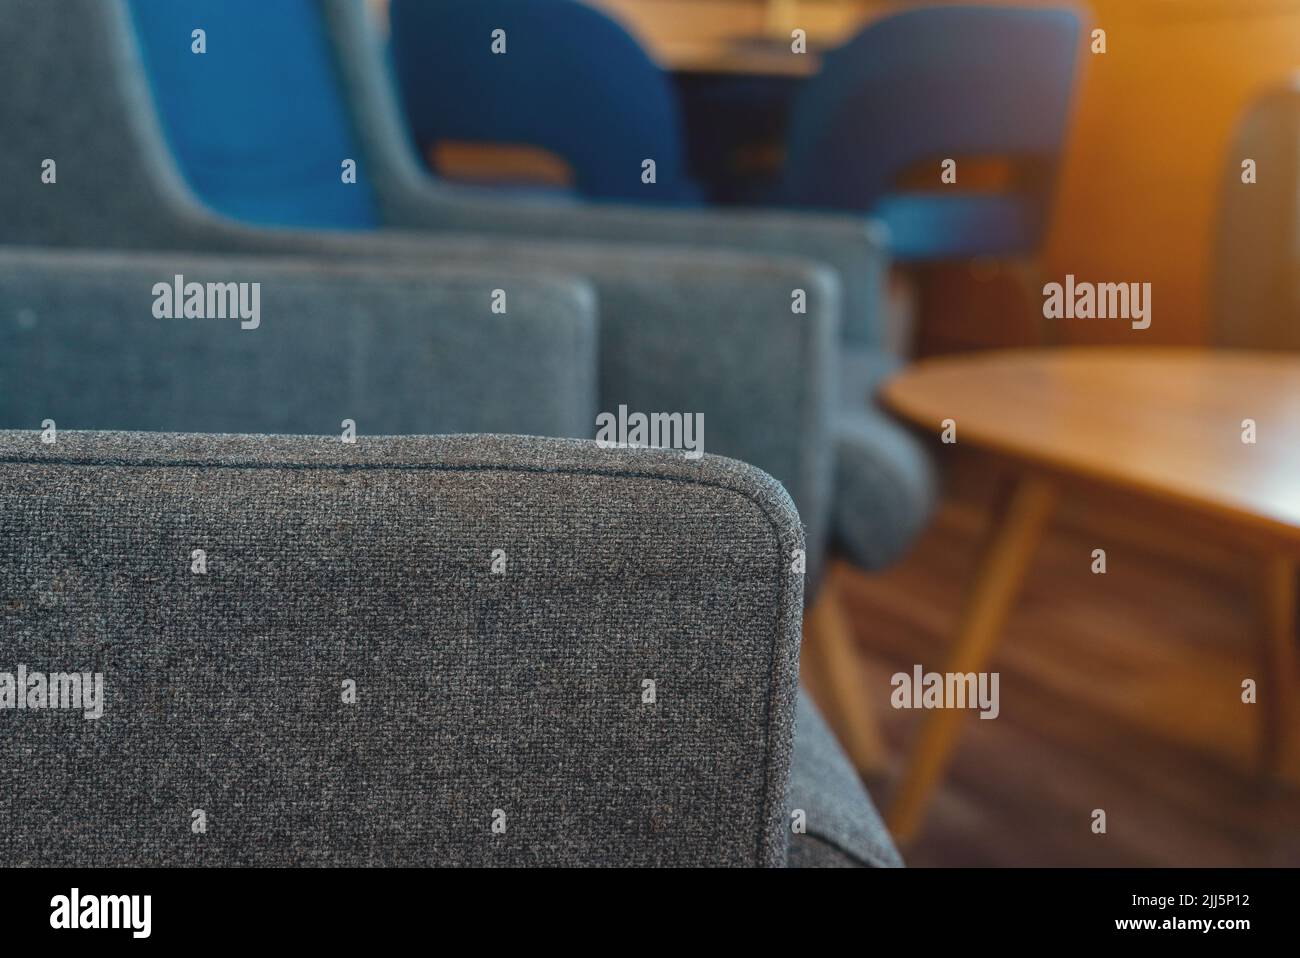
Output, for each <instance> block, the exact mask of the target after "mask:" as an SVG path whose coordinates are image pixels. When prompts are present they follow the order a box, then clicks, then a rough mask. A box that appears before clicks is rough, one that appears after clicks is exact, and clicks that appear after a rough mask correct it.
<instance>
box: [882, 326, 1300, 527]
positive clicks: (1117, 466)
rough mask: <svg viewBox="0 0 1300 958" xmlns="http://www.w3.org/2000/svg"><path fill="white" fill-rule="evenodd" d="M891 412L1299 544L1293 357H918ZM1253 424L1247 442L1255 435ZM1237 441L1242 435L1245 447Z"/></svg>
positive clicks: (1104, 352) (1063, 353)
mask: <svg viewBox="0 0 1300 958" xmlns="http://www.w3.org/2000/svg"><path fill="white" fill-rule="evenodd" d="M881 393H882V399H883V401H884V403H885V405H886V406H888V407H889V408H890V409H892V410H893V411H894V412H896V413H897V414H899V415H901V416H903V417H904V418H906V419H909V420H911V421H912V422H914V423H916V424H917V425H918V426H921V427H922V428H924V429H926V430H934V432H935V433H936V434H938V433H940V432H941V430H942V423H943V420H945V419H951V420H953V421H954V422H955V423H956V438H957V442H958V444H964V443H973V444H976V445H979V446H981V447H984V448H987V449H990V450H992V451H994V452H997V453H1000V454H1002V455H1006V456H1010V457H1012V458H1014V459H1016V460H1019V461H1021V462H1023V463H1026V464H1028V465H1031V466H1038V467H1041V468H1044V469H1046V470H1049V471H1051V472H1054V473H1058V474H1064V475H1067V476H1078V477H1082V478H1087V479H1090V480H1095V481H1101V482H1105V483H1110V484H1114V485H1117V486H1121V487H1127V488H1130V489H1136V490H1140V491H1142V492H1145V493H1148V494H1152V495H1155V496H1158V497H1160V498H1162V499H1168V500H1172V501H1175V502H1177V503H1179V504H1182V505H1185V506H1191V507H1195V508H1199V509H1204V510H1208V511H1210V512H1213V513H1215V514H1217V515H1218V516H1219V517H1221V518H1227V519H1231V520H1234V521H1238V522H1244V523H1247V524H1250V525H1253V526H1256V527H1260V526H1267V527H1269V531H1270V532H1274V533H1281V534H1283V535H1284V536H1285V537H1286V538H1287V539H1290V540H1295V541H1298V542H1300V356H1297V355H1294V354H1288V353H1260V352H1244V351H1241V352H1239V351H1219V350H1192V349H1119V348H1111V349H1106V348H1096V349H1059V350H1022V351H1017V352H995V353H980V354H977V355H967V356H960V357H945V358H941V359H934V360H928V361H923V362H920V363H918V364H916V365H914V366H912V367H910V368H909V369H907V370H906V371H904V372H903V373H901V374H900V375H898V376H896V377H894V378H893V379H891V380H889V381H888V382H887V383H885V385H884V387H883V388H882V390H881ZM1247 420H1250V421H1252V422H1253V424H1254V442H1253V443H1252V442H1247V441H1244V439H1249V438H1250V426H1251V424H1250V422H1246V421H1247ZM1243 437H1244V438H1243Z"/></svg>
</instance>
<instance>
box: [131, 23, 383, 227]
mask: <svg viewBox="0 0 1300 958" xmlns="http://www.w3.org/2000/svg"><path fill="white" fill-rule="evenodd" d="M130 6H131V11H132V15H133V18H134V21H135V27H136V34H137V37H138V39H139V43H140V50H141V56H142V58H143V60H144V64H145V67H146V70H147V73H148V77H149V83H150V86H151V88H152V91H153V94H154V98H155V101H156V103H157V106H158V112H159V114H160V117H161V121H162V126H163V129H164V131H165V133H166V135H167V139H168V142H169V145H170V146H171V149H172V152H173V154H174V155H175V157H176V161H177V163H178V164H179V166H180V168H181V171H182V173H183V174H184V175H185V177H186V179H187V180H188V182H189V184H190V186H191V188H193V189H194V191H195V192H196V193H197V194H198V195H199V196H200V197H201V198H202V199H203V200H204V201H205V202H206V203H207V204H208V205H209V206H211V207H212V208H214V209H216V210H217V211H219V212H221V213H225V214H227V215H229V216H231V217H234V218H237V219H240V220H245V221H249V222H256V223H263V224H269V225H276V226H299V227H324V228H342V229H359V228H370V227H374V226H376V225H377V224H378V221H379V215H378V209H377V203H376V199H375V193H374V190H373V189H372V187H371V184H370V183H368V182H367V181H366V178H365V169H366V165H365V163H364V162H363V161H362V160H363V158H362V156H361V155H360V152H359V151H360V145H359V143H358V140H357V137H356V132H355V129H354V127H353V124H352V121H351V118H350V116H349V115H348V112H347V107H346V104H345V99H344V97H343V95H342V91H341V89H340V79H339V74H338V67H337V64H336V62H335V58H334V53H333V50H332V49H331V46H330V42H329V37H328V35H327V33H326V28H325V24H324V22H323V20H322V17H321V12H320V10H319V8H318V6H317V4H316V3H315V0H274V2H268V0H130ZM195 30H203V31H204V32H205V34H206V37H205V43H206V52H205V53H196V52H194V43H195V40H194V39H193V33H194V31H195ZM349 159H350V160H355V161H356V163H357V182H356V183H345V182H344V181H343V175H342V174H343V163H344V161H345V160H349Z"/></svg>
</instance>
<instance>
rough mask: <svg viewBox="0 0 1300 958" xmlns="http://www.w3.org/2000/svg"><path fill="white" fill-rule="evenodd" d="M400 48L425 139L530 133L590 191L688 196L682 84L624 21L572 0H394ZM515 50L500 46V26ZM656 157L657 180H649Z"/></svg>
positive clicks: (531, 142)
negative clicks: (500, 50) (646, 166)
mask: <svg viewBox="0 0 1300 958" xmlns="http://www.w3.org/2000/svg"><path fill="white" fill-rule="evenodd" d="M389 19H390V23H391V29H392V52H393V61H394V66H395V68H396V73H397V78H398V85H399V87H400V89H401V96H402V100H403V108H404V110H405V113H406V117H407V122H408V125H409V126H410V129H411V131H412V133H413V135H414V137H415V140H416V143H417V145H418V146H419V147H420V149H421V151H424V150H427V148H428V147H429V146H430V145H431V144H434V143H438V142H442V141H458V142H477V143H497V144H503V143H505V144H520V145H523V144H526V145H528V146H533V147H540V148H542V149H545V150H548V151H550V152H551V153H553V154H555V155H556V156H559V157H560V158H562V159H563V160H564V161H565V162H566V163H568V165H569V167H570V168H571V169H572V170H573V174H574V185H575V186H576V188H577V190H578V191H579V192H580V193H581V194H583V195H585V196H588V197H592V198H599V199H610V200H624V201H633V202H636V201H641V202H646V201H651V202H690V201H693V200H695V199H696V198H697V196H698V193H697V191H696V188H695V187H694V185H693V184H692V183H691V182H690V181H689V178H688V176H687V172H686V161H685V149H684V145H683V141H682V132H681V118H680V115H679V111H678V104H677V100H676V94H675V92H674V90H673V88H672V86H671V84H670V82H669V80H668V78H667V77H666V76H665V75H664V73H663V71H662V70H660V69H659V67H658V66H656V65H655V63H654V62H652V61H651V60H650V58H649V56H647V55H646V53H645V51H644V50H642V49H641V47H640V45H639V44H638V43H637V41H636V40H635V39H633V38H632V36H631V35H630V34H629V33H628V32H627V31H626V30H624V29H623V28H622V27H621V26H620V25H619V24H618V23H617V22H615V21H614V20H612V19H610V18H609V17H607V16H605V15H604V14H603V13H600V12H598V11H596V10H593V9H591V8H589V7H586V6H584V5H583V4H581V3H576V2H574V0H473V2H464V0H392V4H391V6H390V10H389ZM498 29H499V30H504V31H505V41H506V53H505V54H495V53H493V52H492V35H493V31H495V30H498ZM646 159H653V160H654V161H655V165H656V183H655V185H654V186H647V185H645V184H643V183H642V182H641V165H642V161H644V160H646Z"/></svg>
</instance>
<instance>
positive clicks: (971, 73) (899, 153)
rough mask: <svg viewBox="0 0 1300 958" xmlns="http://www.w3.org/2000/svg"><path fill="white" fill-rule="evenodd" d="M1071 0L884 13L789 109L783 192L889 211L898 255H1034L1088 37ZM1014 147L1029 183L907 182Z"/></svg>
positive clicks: (832, 58) (805, 200) (1006, 153)
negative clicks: (911, 174) (905, 184)
mask: <svg viewBox="0 0 1300 958" xmlns="http://www.w3.org/2000/svg"><path fill="white" fill-rule="evenodd" d="M1079 32H1080V22H1079V17H1078V15H1077V14H1075V13H1074V12H1073V11H1071V10H1066V9H1059V10H1042V9H1026V8H1001V7H936V8H930V9H924V10H913V11H909V12H906V13H901V14H898V15H896V16H892V17H888V18H886V19H884V20H879V21H876V22H874V23H872V24H870V25H869V26H867V27H866V29H864V30H863V31H862V32H861V33H859V34H858V35H857V36H856V37H855V38H854V39H852V40H851V41H849V43H847V44H846V45H844V46H843V47H841V48H839V49H837V50H835V51H832V52H831V53H830V54H828V55H827V57H826V61H825V64H824V66H823V69H822V71H821V73H820V74H819V75H818V76H817V77H816V78H815V79H814V80H813V81H811V82H810V83H809V84H808V85H807V87H806V88H805V89H804V91H803V92H802V94H801V95H800V97H799V99H798V100H797V101H796V103H795V107H794V112H793V115H792V118H791V126H790V136H789V143H790V145H789V153H788V157H787V161H786V171H785V174H784V176H783V181H782V186H781V190H780V197H779V198H780V201H781V202H782V203H783V204H788V205H792V206H798V207H810V208H817V209H834V210H846V209H848V210H862V211H863V212H867V213H869V214H871V215H872V216H873V217H876V218H878V219H881V220H883V221H884V222H885V223H886V224H887V225H888V226H889V229H890V233H891V236H892V252H893V254H894V256H895V257H896V258H897V259H899V260H904V261H908V260H911V261H916V260H943V259H955V258H961V257H967V256H976V255H989V256H998V255H1012V254H1023V253H1027V252H1030V251H1032V250H1034V249H1036V248H1037V247H1038V246H1039V245H1040V241H1041V239H1042V236H1043V233H1044V230H1045V226H1046V222H1047V216H1048V212H1049V207H1050V201H1051V195H1052V191H1053V186H1054V179H1055V171H1056V163H1057V158H1058V156H1059V154H1060V152H1061V144H1062V141H1063V139H1064V136H1065V130H1066V122H1067V119H1068V115H1069V104H1070V93H1071V89H1072V87H1073V81H1074V67H1075V59H1076V52H1077V49H1078V44H1079ZM991 156H997V157H1007V158H1010V159H1012V160H1014V161H1017V162H1018V163H1019V164H1021V165H1022V166H1023V167H1024V169H1025V171H1026V172H1027V173H1030V174H1032V175H1031V176H1028V177H1026V178H1025V179H1026V181H1025V182H1023V183H1021V182H1017V183H1015V184H1014V185H1012V186H1011V187H1010V188H1009V189H1006V190H1002V191H997V192H991V193H984V194H981V193H976V192H972V191H969V190H963V189H962V187H961V185H960V184H961V170H960V166H961V164H960V162H959V163H958V180H957V185H955V186H950V187H946V188H936V190H935V191H932V192H921V191H908V192H903V191H899V190H897V189H896V183H897V181H898V178H899V177H900V175H902V174H904V173H906V172H907V171H909V170H910V169H912V168H913V167H915V166H916V165H917V164H920V163H929V162H933V163H934V171H935V182H936V187H938V173H939V164H940V162H941V161H942V160H943V159H944V158H947V157H953V158H962V157H991Z"/></svg>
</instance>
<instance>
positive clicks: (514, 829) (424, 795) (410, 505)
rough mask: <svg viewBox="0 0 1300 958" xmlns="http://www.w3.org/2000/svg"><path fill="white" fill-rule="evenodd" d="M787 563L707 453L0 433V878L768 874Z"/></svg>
mask: <svg viewBox="0 0 1300 958" xmlns="http://www.w3.org/2000/svg"><path fill="white" fill-rule="evenodd" d="M802 545H803V543H802V539H801V534H800V530H799V523H798V518H797V516H796V515H795V512H794V510H793V508H792V505H791V503H790V500H789V498H788V496H786V494H785V493H784V491H783V490H782V489H781V488H780V486H778V485H777V484H776V483H775V482H774V481H772V480H771V479H769V478H768V477H767V476H766V475H764V474H763V473H761V472H759V471H758V470H756V469H753V468H752V467H749V466H746V465H744V464H741V463H737V462H734V461H731V460H725V459H718V458H715V457H708V456H706V457H704V458H702V459H699V460H690V459H687V458H685V457H684V456H683V455H681V454H679V453H672V452H665V451H649V450H626V449H610V450H602V449H598V448H597V447H596V446H595V444H594V443H591V442H577V441H564V440H532V439H521V438H510V437H490V436H489V437H483V436H478V437H474V436H469V437H466V436H455V437H442V438H435V439H430V438H416V437H408V438H398V439H393V438H388V439H377V438H369V437H363V438H361V439H360V440H359V441H358V442H357V443H356V444H355V445H352V446H349V445H344V444H342V443H340V442H339V441H337V440H329V439H324V438H319V439H312V438H285V437H264V438H258V437H247V436H195V435H174V434H165V433H76V432H73V433H60V434H59V436H58V438H57V441H56V442H55V443H54V444H52V445H46V444H43V443H42V442H41V440H40V436H39V433H37V432H0V556H2V557H3V561H2V562H0V632H2V633H3V635H4V636H5V643H4V646H3V651H2V652H0V705H4V704H5V699H4V688H5V685H4V683H5V678H4V673H8V674H9V675H10V676H12V679H13V680H14V681H16V680H17V674H18V670H19V667H20V666H21V667H23V669H24V671H25V674H26V676H27V685H28V688H27V690H26V691H27V694H28V698H27V699H26V701H27V703H28V705H29V706H33V707H28V708H25V709H23V710H17V709H10V710H6V711H4V712H2V713H0V714H3V718H4V726H5V747H4V748H3V749H0V781H3V782H4V783H5V785H4V788H3V789H0V860H4V861H6V862H8V863H10V864H18V865H21V864H41V865H54V864H62V865H72V864H76V865H80V866H112V865H179V864H185V865H254V864H256V865H291V864H311V865H371V864H375V865H378V864H383V865H425V864H443V865H448V864H466V865H489V864H492V865H499V864H534V863H546V864H566V865H567V864H572V865H578V864H609V865H638V864H657V865H690V864H711V865H722V864H736V865H742V864H743V865H752V864H761V865H777V864H781V863H782V862H783V861H784V856H785V848H786V831H787V829H786V827H785V812H784V801H785V791H786V785H787V779H788V771H789V764H790V748H791V740H792V731H791V730H792V723H793V711H794V708H795V693H796V671H797V656H798V641H799V631H800V612H801V599H802V596H801V593H802V587H803V582H802V577H801V576H798V575H795V574H792V573H791V571H790V562H789V557H790V555H791V553H792V552H793V550H795V549H798V548H801V547H802ZM196 549H202V550H203V551H204V553H205V555H206V573H203V574H197V573H195V572H194V571H193V569H194V561H195V560H194V550H196ZM498 549H499V550H503V552H502V553H498V554H497V555H496V556H494V550H498ZM494 558H499V559H503V560H504V565H499V566H498V570H499V571H495V572H494V569H493V562H494ZM73 672H77V673H81V672H85V673H88V674H89V675H90V676H91V677H90V678H89V679H88V680H87V682H86V684H85V688H93V687H94V678H93V676H94V675H95V674H96V673H98V674H100V675H101V676H102V698H100V699H99V700H98V701H100V702H101V703H102V715H101V716H100V717H98V718H87V717H86V716H85V714H84V713H85V711H86V708H85V707H84V706H85V700H84V699H83V700H82V703H81V705H82V707H68V708H62V707H60V708H50V707H46V708H39V707H34V705H33V703H35V705H39V704H40V702H41V700H40V698H39V697H37V693H36V692H35V691H33V690H34V689H35V688H36V687H37V686H39V685H40V682H39V680H36V679H33V678H32V676H35V675H38V674H39V675H46V676H48V675H57V674H59V673H65V674H66V673H73ZM646 680H653V681H654V683H655V695H654V702H653V704H651V703H650V702H648V701H647V694H646V693H647V689H648V687H647V686H645V682H646ZM347 683H355V701H354V702H351V703H349V702H347V701H345V698H346V695H347V693H348V691H349V689H350V688H351V686H348V685H347ZM61 687H63V686H62V684H61ZM83 694H84V692H83ZM94 701H95V700H94V698H93V696H92V706H93V702H94ZM11 704H12V695H11ZM45 704H46V705H47V706H48V705H50V704H58V705H64V704H68V705H71V704H72V702H71V697H70V693H69V697H68V699H67V701H65V700H64V699H60V700H59V701H58V702H54V703H52V702H51V701H50V700H48V699H47V700H46V701H45ZM91 711H92V712H93V711H94V709H93V707H92V708H91ZM200 813H201V814H200ZM200 822H202V823H204V824H205V826H206V831H203V830H201V829H200V828H199V823H200ZM494 822H497V823H501V822H504V825H505V830H504V832H500V831H494V829H493V825H494Z"/></svg>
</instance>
